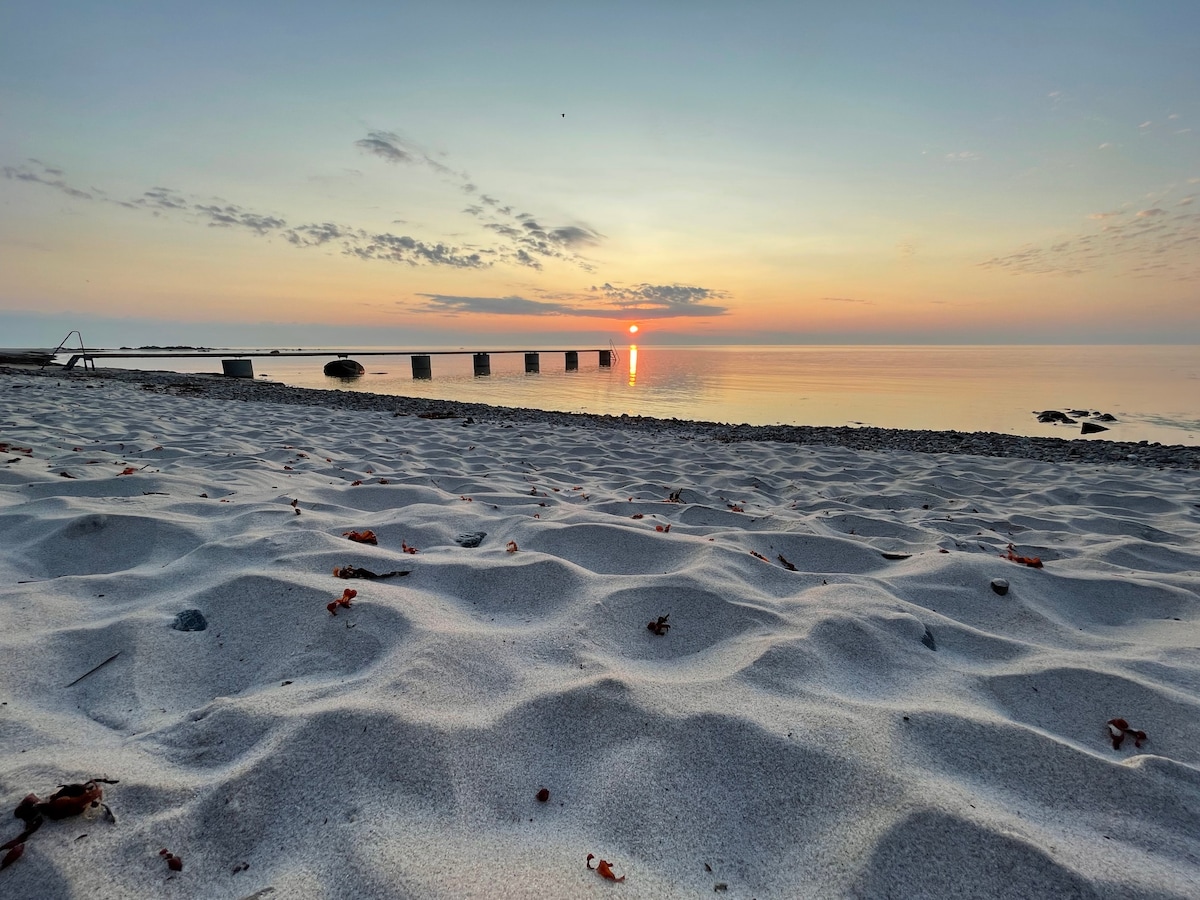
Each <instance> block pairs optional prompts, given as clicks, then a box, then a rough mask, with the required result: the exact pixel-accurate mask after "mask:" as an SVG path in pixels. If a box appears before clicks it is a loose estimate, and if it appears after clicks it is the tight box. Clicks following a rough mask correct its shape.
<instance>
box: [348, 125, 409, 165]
mask: <svg viewBox="0 0 1200 900" xmlns="http://www.w3.org/2000/svg"><path fill="white" fill-rule="evenodd" d="M401 144H402V142H401V140H400V135H398V134H394V133H393V132H391V131H372V132H370V133H369V134H368V135H367V136H366V137H365V138H361V139H359V140H357V141H355V142H354V146H355V147H357V148H358V149H359V150H362V151H363V152H364V153H370V154H371V155H372V156H378V157H379V158H380V159H382V160H385V161H386V162H390V163H412V162H416V161H417V160H416V157H415V156H414V155H413V154H412V153H410V152H409V151H408V150H407V149H405V148H404V147H403V146H402V145H401Z"/></svg>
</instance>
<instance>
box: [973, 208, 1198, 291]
mask: <svg viewBox="0 0 1200 900" xmlns="http://www.w3.org/2000/svg"><path fill="white" fill-rule="evenodd" d="M1192 196H1194V195H1188V196H1185V197H1183V198H1181V199H1180V200H1178V201H1176V202H1175V204H1174V205H1175V206H1176V207H1180V206H1184V207H1186V205H1187V204H1186V203H1185V201H1188V200H1189V199H1190V198H1191V197H1192ZM1160 202H1162V203H1163V204H1164V206H1165V205H1166V203H1167V200H1166V198H1162V199H1161V200H1160ZM1089 218H1090V219H1092V220H1095V221H1097V223H1098V227H1097V229H1096V230H1093V231H1089V232H1084V233H1080V234H1076V235H1073V236H1069V237H1065V238H1063V239H1060V240H1057V241H1054V242H1053V243H1048V244H1026V245H1025V246H1023V247H1020V248H1018V249H1017V250H1015V251H1013V252H1012V253H1008V254H1004V255H1002V256H995V257H992V258H991V259H988V260H985V261H983V262H981V263H979V264H978V265H979V266H980V267H981V268H985V269H996V270H998V271H1004V272H1009V273H1011V274H1014V275H1060V276H1074V275H1082V274H1085V273H1089V272H1101V271H1104V272H1108V273H1110V274H1111V275H1112V276H1114V277H1121V276H1132V277H1149V276H1150V275H1157V276H1159V277H1168V278H1172V279H1175V280H1178V281H1195V280H1196V279H1198V278H1200V252H1198V251H1200V214H1196V213H1188V212H1186V211H1177V212H1174V213H1172V212H1170V211H1169V210H1168V209H1165V208H1164V207H1163V206H1155V207H1151V208H1149V209H1141V210H1137V211H1130V212H1105V213H1093V214H1092V215H1091V216H1089Z"/></svg>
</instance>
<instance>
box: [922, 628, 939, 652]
mask: <svg viewBox="0 0 1200 900" xmlns="http://www.w3.org/2000/svg"><path fill="white" fill-rule="evenodd" d="M921 643H922V644H924V645H925V646H926V647H928V648H929V649H930V650H936V649H937V641H935V640H934V639H933V632H932V631H930V630H929V628H928V627H926V629H925V633H924V634H923V635H921Z"/></svg>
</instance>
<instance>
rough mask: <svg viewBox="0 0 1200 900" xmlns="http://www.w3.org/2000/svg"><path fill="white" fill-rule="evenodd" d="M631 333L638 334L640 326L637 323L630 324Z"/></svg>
mask: <svg viewBox="0 0 1200 900" xmlns="http://www.w3.org/2000/svg"><path fill="white" fill-rule="evenodd" d="M629 333H630V334H637V333H638V327H637V326H636V325H630V326H629Z"/></svg>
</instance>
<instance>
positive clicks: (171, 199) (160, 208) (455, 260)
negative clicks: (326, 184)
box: [0, 132, 601, 270]
mask: <svg viewBox="0 0 1200 900" xmlns="http://www.w3.org/2000/svg"><path fill="white" fill-rule="evenodd" d="M387 137H390V136H389V135H385V134H383V133H377V132H376V133H372V135H371V136H369V137H368V138H366V139H364V140H365V141H366V142H367V143H368V144H369V145H370V147H371V148H373V149H371V150H370V152H373V153H377V154H381V155H383V156H384V157H385V158H388V159H392V160H394V161H407V160H409V159H412V160H415V161H416V162H417V163H419V164H430V162H431V161H430V160H429V159H426V158H425V157H424V156H418V155H417V154H415V153H414V152H409V151H408V150H406V149H405V148H403V147H400V146H398V145H396V144H394V143H393V142H391V141H390V140H386V139H385V138H387ZM359 143H360V144H361V143H363V142H362V141H360V142H359ZM433 166H434V167H435V168H438V167H440V169H438V171H443V170H444V172H443V174H444V173H447V172H451V170H449V169H448V168H446V167H445V166H442V165H441V164H440V163H436V161H434V162H433ZM0 173H2V174H3V175H4V177H5V178H7V179H10V180H13V181H20V182H25V183H29V184H37V185H41V186H43V187H47V188H51V189H53V190H56V191H60V192H61V193H63V194H66V195H67V196H69V197H71V198H73V199H75V200H79V201H91V202H99V203H107V204H115V205H117V206H121V207H123V208H125V209H130V210H140V211H144V212H149V213H151V214H152V215H155V216H161V215H177V216H180V217H182V218H184V219H186V220H190V221H192V222H195V223H197V224H203V225H206V226H208V227H210V228H227V229H233V230H242V231H246V232H248V233H251V234H253V235H255V236H258V237H268V238H269V237H272V236H275V237H279V238H281V239H282V240H285V241H287V242H288V243H289V244H291V245H292V246H294V247H298V248H311V247H335V248H337V249H338V250H340V252H341V253H342V254H343V255H344V256H349V257H353V258H356V259H361V260H378V261H384V262H393V263H405V264H407V265H412V266H423V265H429V266H444V267H450V268H466V269H478V268H488V267H491V266H494V265H496V264H498V263H508V264H510V265H515V266H523V267H526V268H533V269H540V268H542V261H543V260H544V259H546V258H558V259H564V260H568V261H574V262H577V263H578V264H580V265H582V266H583V267H584V268H587V269H589V270H590V268H591V266H590V264H588V263H586V261H584V260H582V259H581V258H579V257H578V256H577V251H578V250H580V249H582V248H585V247H591V246H595V245H596V244H598V243H599V242H600V240H601V236H600V235H599V234H598V233H597V232H595V231H593V230H592V229H590V228H587V227H586V226H582V225H563V226H553V227H551V226H543V225H541V224H540V223H539V222H538V221H537V220H536V219H534V218H533V217H532V216H530V215H529V214H523V217H522V218H520V219H516V218H514V219H513V221H512V224H511V225H510V226H506V227H504V228H497V227H495V225H494V223H489V224H485V225H484V227H485V228H488V229H490V230H492V231H494V232H495V234H497V235H498V236H499V237H500V238H502V239H501V240H499V241H493V242H492V243H491V245H489V246H480V247H469V246H461V245H459V244H456V243H450V242H447V241H442V240H430V239H428V238H422V237H415V236H413V235H407V234H393V233H391V232H388V231H378V230H373V229H367V228H362V227H356V226H353V225H347V224H344V223H338V222H306V223H300V224H294V225H293V224H290V223H289V222H288V220H287V219H286V218H285V217H284V216H282V215H279V214H277V213H273V212H271V213H268V212H262V211H259V210H253V209H248V208H246V207H244V206H240V205H238V204H236V203H230V202H228V201H225V200H216V201H214V200H212V199H205V198H199V197H194V196H189V195H186V194H184V193H182V192H180V191H177V190H174V189H172V188H169V187H163V186H156V187H152V188H150V189H149V190H146V191H143V192H142V193H141V194H140V195H138V196H135V197H130V198H128V199H118V198H113V197H111V196H109V195H108V194H107V193H105V192H104V191H102V190H99V189H97V188H92V189H90V190H86V191H85V190H83V189H81V188H78V187H75V186H73V185H71V184H70V183H68V182H67V181H66V179H65V173H64V172H63V171H62V170H61V169H58V168H55V167H52V166H48V165H46V164H44V163H41V162H39V161H37V160H29V161H28V162H27V163H26V164H24V165H20V166H4V167H3V168H0ZM451 174H453V173H451ZM489 199H490V198H489ZM493 203H494V201H493ZM473 209H474V210H476V212H471V213H470V214H472V215H476V216H478V215H481V214H482V213H483V211H484V209H483V207H482V206H476V207H474V208H473Z"/></svg>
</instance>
